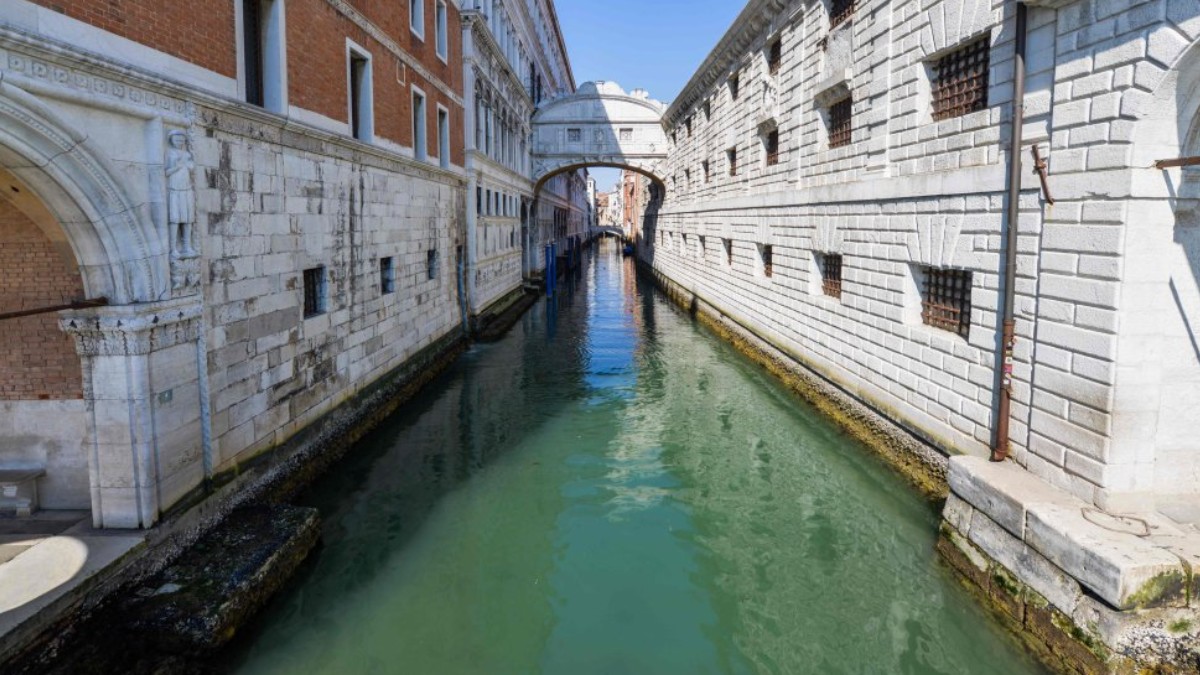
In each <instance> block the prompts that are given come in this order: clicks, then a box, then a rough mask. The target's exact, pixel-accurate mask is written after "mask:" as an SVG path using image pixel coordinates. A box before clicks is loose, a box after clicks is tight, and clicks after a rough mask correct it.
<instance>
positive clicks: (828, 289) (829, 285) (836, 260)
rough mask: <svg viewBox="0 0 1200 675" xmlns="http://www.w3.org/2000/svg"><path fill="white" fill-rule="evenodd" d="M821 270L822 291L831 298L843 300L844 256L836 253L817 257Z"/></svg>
mask: <svg viewBox="0 0 1200 675" xmlns="http://www.w3.org/2000/svg"><path fill="white" fill-rule="evenodd" d="M817 266H818V267H820V268H821V291H822V292H824V293H825V295H828V296H829V297H831V298H837V299H838V300H841V299H842V256H840V255H837V254H834V253H824V254H818V255H817Z"/></svg>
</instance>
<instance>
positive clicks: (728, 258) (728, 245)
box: [721, 239, 733, 267]
mask: <svg viewBox="0 0 1200 675" xmlns="http://www.w3.org/2000/svg"><path fill="white" fill-rule="evenodd" d="M721 243H722V244H724V245H725V262H726V263H728V264H729V266H730V267H733V240H732V239H722V240H721Z"/></svg>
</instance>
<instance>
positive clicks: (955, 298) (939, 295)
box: [921, 267, 971, 339]
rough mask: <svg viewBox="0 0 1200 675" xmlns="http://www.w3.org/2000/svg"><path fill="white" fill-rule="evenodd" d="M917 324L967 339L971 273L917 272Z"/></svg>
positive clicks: (928, 270) (969, 327)
mask: <svg viewBox="0 0 1200 675" xmlns="http://www.w3.org/2000/svg"><path fill="white" fill-rule="evenodd" d="M921 270H922V272H921V275H922V277H923V279H922V280H923V281H924V283H923V284H922V289H921V291H922V293H921V295H922V297H921V320H922V321H923V322H924V323H925V325H926V326H933V327H934V328H940V329H942V330H948V331H950V332H951V333H956V334H958V335H959V336H960V337H962V338H964V339H969V337H970V333H971V273H970V272H968V271H967V270H954V269H940V268H937V267H923V268H921Z"/></svg>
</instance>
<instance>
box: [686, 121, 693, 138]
mask: <svg viewBox="0 0 1200 675" xmlns="http://www.w3.org/2000/svg"><path fill="white" fill-rule="evenodd" d="M684 124H685V125H686V126H687V135H688V138H691V137H692V118H691V117H689V118H687V122H685V123H684Z"/></svg>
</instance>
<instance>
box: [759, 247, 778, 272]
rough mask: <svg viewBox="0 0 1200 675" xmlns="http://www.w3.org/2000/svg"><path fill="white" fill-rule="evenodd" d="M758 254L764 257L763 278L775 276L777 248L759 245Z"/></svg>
mask: <svg viewBox="0 0 1200 675" xmlns="http://www.w3.org/2000/svg"><path fill="white" fill-rule="evenodd" d="M758 253H759V255H761V256H762V264H763V276H766V277H770V276H772V275H773V274H775V260H774V258H775V247H773V246H771V245H770V244H759V245H758Z"/></svg>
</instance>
